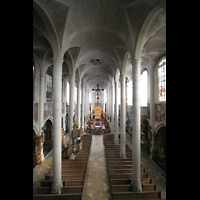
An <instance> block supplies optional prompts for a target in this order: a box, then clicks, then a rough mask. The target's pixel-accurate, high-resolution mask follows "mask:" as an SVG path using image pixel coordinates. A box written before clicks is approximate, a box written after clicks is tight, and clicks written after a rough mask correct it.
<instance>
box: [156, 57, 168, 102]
mask: <svg viewBox="0 0 200 200" xmlns="http://www.w3.org/2000/svg"><path fill="white" fill-rule="evenodd" d="M158 99H159V101H166V57H164V58H162V59H161V61H160V62H159V66H158Z"/></svg>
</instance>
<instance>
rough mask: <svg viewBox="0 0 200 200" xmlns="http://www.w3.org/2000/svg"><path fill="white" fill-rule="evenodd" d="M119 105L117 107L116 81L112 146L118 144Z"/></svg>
mask: <svg viewBox="0 0 200 200" xmlns="http://www.w3.org/2000/svg"><path fill="white" fill-rule="evenodd" d="M118 119H119V105H118V81H115V135H114V144H119V140H118V134H119V124H118V123H119V122H118Z"/></svg>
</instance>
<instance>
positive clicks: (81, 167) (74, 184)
mask: <svg viewBox="0 0 200 200" xmlns="http://www.w3.org/2000/svg"><path fill="white" fill-rule="evenodd" d="M91 139H92V137H91V135H84V136H82V141H83V145H82V149H81V150H80V151H79V152H78V153H77V154H76V156H75V159H73V160H71V159H63V160H62V180H63V188H62V194H50V193H51V186H52V183H53V176H52V175H50V173H49V174H48V175H46V176H45V180H44V181H41V186H40V187H37V188H36V191H37V194H36V195H33V199H35V200H44V199H47V200H50V199H52V200H54V199H61V200H63V199H69V200H81V199H82V191H83V186H84V178H85V174H86V170H87V162H88V156H89V152H90V145H91Z"/></svg>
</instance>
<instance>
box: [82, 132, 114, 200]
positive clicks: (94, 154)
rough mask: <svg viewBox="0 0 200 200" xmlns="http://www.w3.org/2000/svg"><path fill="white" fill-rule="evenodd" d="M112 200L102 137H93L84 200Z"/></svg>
mask: <svg viewBox="0 0 200 200" xmlns="http://www.w3.org/2000/svg"><path fill="white" fill-rule="evenodd" d="M93 199H97V200H110V199H111V196H110V186H109V181H108V173H107V167H106V158H105V149H104V144H103V136H102V135H93V136H92V144H91V148H90V155H89V158H88V166H87V172H86V176H85V184H84V189H83V198H82V200H93Z"/></svg>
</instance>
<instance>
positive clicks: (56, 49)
mask: <svg viewBox="0 0 200 200" xmlns="http://www.w3.org/2000/svg"><path fill="white" fill-rule="evenodd" d="M33 9H35V10H36V11H37V12H38V14H39V15H40V17H41V20H42V21H43V23H44V25H45V28H46V29H47V31H48V35H49V40H50V41H49V42H50V43H51V45H52V49H53V55H54V58H55V57H57V58H60V56H61V55H60V43H59V39H58V35H57V32H56V28H55V26H54V24H53V21H52V19H51V17H50V16H49V14H48V12H47V11H46V9H45V8H44V7H43V6H42V4H41V3H40V2H39V1H36V0H34V1H33Z"/></svg>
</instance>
